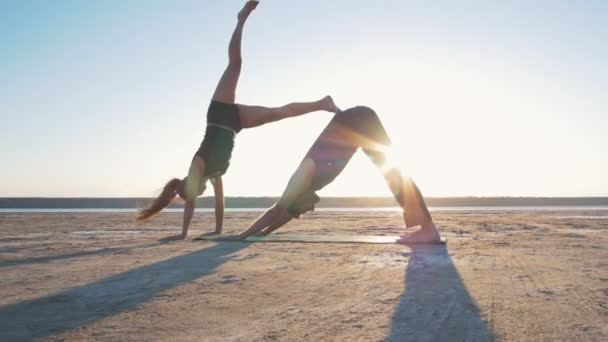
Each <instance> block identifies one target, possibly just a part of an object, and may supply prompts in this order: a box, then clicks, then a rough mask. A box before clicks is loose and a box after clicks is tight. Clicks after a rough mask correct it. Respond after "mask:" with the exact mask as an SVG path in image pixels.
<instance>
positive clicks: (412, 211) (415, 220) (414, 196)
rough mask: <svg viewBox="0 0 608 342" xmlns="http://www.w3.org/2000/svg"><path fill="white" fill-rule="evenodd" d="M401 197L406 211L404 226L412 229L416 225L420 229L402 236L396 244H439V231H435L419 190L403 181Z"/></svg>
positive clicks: (411, 183)
mask: <svg viewBox="0 0 608 342" xmlns="http://www.w3.org/2000/svg"><path fill="white" fill-rule="evenodd" d="M401 196H402V197H403V200H404V201H405V203H406V206H405V208H406V210H405V213H404V214H403V220H404V221H405V222H406V226H408V227H412V226H414V225H416V226H420V228H418V229H416V230H415V231H413V232H411V233H409V234H405V235H402V236H401V237H400V238H399V239H398V240H397V242H399V243H404V244H408V243H439V242H440V241H441V236H440V234H439V230H437V227H436V226H435V223H433V219H432V218H431V214H430V213H429V210H428V208H427V206H426V203H424V199H423V198H422V194H421V193H420V190H419V189H418V187H417V186H416V184H415V183H414V182H413V181H412V180H411V179H407V180H404V182H403V187H402V192H401Z"/></svg>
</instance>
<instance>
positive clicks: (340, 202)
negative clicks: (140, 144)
mask: <svg viewBox="0 0 608 342" xmlns="http://www.w3.org/2000/svg"><path fill="white" fill-rule="evenodd" d="M277 199H278V198H277V197H227V198H226V199H225V203H226V207H227V208H267V207H269V206H271V205H272V204H274V203H275V202H276V200H277ZM151 200H152V199H151V198H143V197H130V198H100V197H98V198H90V197H86V198H85V197H82V198H51V197H5V198H0V209H100V208H103V209H134V208H141V207H143V206H145V205H146V203H149V202H150V201H151ZM425 200H426V201H427V204H428V205H429V206H431V207H519V206H523V207H527V206H534V207H539V206H608V197H428V198H426V199H425ZM181 206H182V205H181V204H180V203H174V204H172V205H171V206H170V207H172V208H180V207H181ZM394 206H396V203H395V200H394V199H393V198H391V197H325V198H322V199H321V202H320V203H319V205H318V207H319V208H349V207H350V208H376V207H380V208H385V207H394ZM197 207H199V208H212V207H213V197H202V198H199V199H198V201H197Z"/></svg>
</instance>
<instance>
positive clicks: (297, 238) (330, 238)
mask: <svg viewBox="0 0 608 342" xmlns="http://www.w3.org/2000/svg"><path fill="white" fill-rule="evenodd" d="M397 239H399V236H397V235H387V236H374V235H299V234H275V235H268V236H250V237H248V238H247V239H246V240H234V239H233V235H207V236H205V235H203V236H199V237H197V238H195V239H194V240H197V241H232V242H305V243H376V244H382V243H383V244H387V243H396V241H397ZM445 243H446V240H445V239H441V244H445Z"/></svg>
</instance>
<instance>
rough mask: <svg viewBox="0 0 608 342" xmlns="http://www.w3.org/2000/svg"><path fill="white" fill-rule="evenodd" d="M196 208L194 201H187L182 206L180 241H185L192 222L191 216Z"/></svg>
mask: <svg viewBox="0 0 608 342" xmlns="http://www.w3.org/2000/svg"><path fill="white" fill-rule="evenodd" d="M195 207H196V200H193V201H192V200H188V201H186V204H185V205H184V220H183V224H182V236H181V237H182V239H185V238H186V236H188V227H189V226H190V221H192V215H193V214H194V208H195Z"/></svg>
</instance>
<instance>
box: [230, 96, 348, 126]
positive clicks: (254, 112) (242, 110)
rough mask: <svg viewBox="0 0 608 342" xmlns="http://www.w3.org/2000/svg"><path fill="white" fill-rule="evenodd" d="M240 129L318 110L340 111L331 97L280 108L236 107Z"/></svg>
mask: <svg viewBox="0 0 608 342" xmlns="http://www.w3.org/2000/svg"><path fill="white" fill-rule="evenodd" d="M238 106H239V115H240V117H241V126H242V128H252V127H257V126H261V125H264V124H267V123H270V122H275V121H279V120H282V119H285V118H291V117H294V116H299V115H303V114H307V113H311V112H316V111H319V110H324V111H328V112H333V113H335V112H338V111H339V110H340V109H339V108H338V107H337V106H336V105H335V104H334V101H333V99H332V98H331V96H326V97H324V98H323V99H321V100H319V101H315V102H294V103H290V104H287V105H284V106H282V107H262V106H247V105H241V104H240V105H238Z"/></svg>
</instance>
